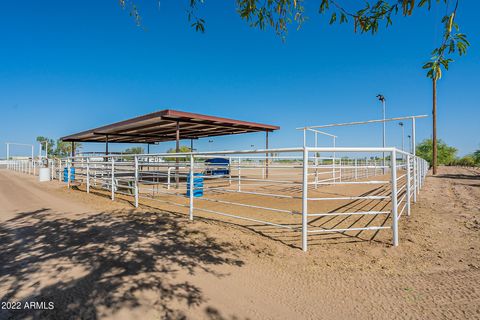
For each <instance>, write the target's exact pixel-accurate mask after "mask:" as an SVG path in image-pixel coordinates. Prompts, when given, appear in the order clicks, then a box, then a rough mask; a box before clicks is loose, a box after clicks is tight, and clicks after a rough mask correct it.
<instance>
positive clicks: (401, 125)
mask: <svg viewBox="0 0 480 320" xmlns="http://www.w3.org/2000/svg"><path fill="white" fill-rule="evenodd" d="M398 125H399V126H400V127H401V128H402V151H405V143H404V136H405V130H404V128H403V122H399V123H398Z"/></svg>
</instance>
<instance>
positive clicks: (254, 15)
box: [236, 0, 328, 39]
mask: <svg viewBox="0 0 480 320" xmlns="http://www.w3.org/2000/svg"><path fill="white" fill-rule="evenodd" d="M327 2H328V1H327ZM302 3H303V0H265V1H259V0H236V4H237V12H238V14H239V15H240V17H241V18H242V19H243V20H245V21H247V22H249V24H250V26H252V27H255V28H259V29H260V30H265V29H266V28H267V27H270V28H272V29H274V31H275V33H276V34H278V35H279V36H281V37H282V38H283V39H284V38H285V36H286V34H287V33H288V25H289V24H291V23H292V22H293V21H295V22H296V23H297V28H300V27H301V25H302V24H303V22H304V21H305V17H304V16H303V12H304V7H303V5H302Z"/></svg>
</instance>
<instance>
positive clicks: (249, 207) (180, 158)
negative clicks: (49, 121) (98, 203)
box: [8, 147, 428, 251]
mask: <svg viewBox="0 0 480 320" xmlns="http://www.w3.org/2000/svg"><path fill="white" fill-rule="evenodd" d="M328 153H335V154H336V156H335V157H324V156H321V155H323V154H328ZM383 153H385V154H386V155H387V161H385V164H384V165H382V164H383V161H382V159H381V158H380V156H381V155H382V154H383ZM212 158H214V159H217V162H215V161H212V160H211V159H212ZM48 166H49V168H50V172H51V177H52V179H58V180H60V181H64V180H65V182H66V184H67V186H68V187H71V186H76V187H78V188H80V189H83V188H84V189H85V191H86V192H89V193H90V192H102V193H104V194H108V196H109V197H111V199H112V200H115V199H116V197H118V198H122V199H126V200H131V201H132V204H133V205H134V206H136V207H138V206H139V205H140V204H142V205H145V206H147V205H153V204H154V203H155V204H157V205H158V204H160V205H161V208H162V209H169V210H170V208H173V209H171V210H179V211H184V212H185V213H186V214H188V217H189V219H190V220H193V219H194V216H195V215H201V216H202V217H208V218H212V217H215V216H216V217H222V220H227V221H229V222H230V221H241V222H242V223H243V224H244V225H246V226H248V227H250V228H254V229H255V231H258V232H261V233H262V234H266V235H272V234H276V235H277V236H278V235H279V236H278V237H283V238H282V239H289V240H284V241H283V240H282V241H283V242H286V243H297V244H298V243H300V246H301V248H302V249H303V250H304V251H306V250H307V247H308V244H309V239H310V240H312V241H314V240H315V237H316V236H318V235H322V234H327V233H330V234H331V233H335V234H340V235H344V236H347V237H352V236H353V237H355V236H356V235H358V234H360V233H362V232H369V231H371V232H374V233H376V232H378V231H380V230H383V229H392V239H393V240H392V243H393V245H394V246H397V245H398V243H399V236H398V223H399V221H400V219H401V217H403V216H404V215H410V211H411V210H410V204H411V203H412V202H415V201H416V197H417V194H418V192H419V190H420V188H421V186H422V184H423V181H424V178H425V175H426V173H427V170H428V165H427V162H426V161H425V160H423V159H421V158H419V157H416V156H414V155H412V154H409V153H405V152H403V151H400V150H397V149H395V148H310V147H305V148H291V149H274V150H272V149H269V150H246V151H219V152H204V153H201V152H200V153H177V154H168V153H164V154H143V155H109V156H78V157H74V158H66V159H56V160H50V161H49V164H48ZM36 167H38V165H35V163H34V162H32V161H28V160H21V161H9V164H8V168H10V169H12V170H16V171H21V172H25V173H31V174H34V173H35V168H36ZM72 168H73V169H72ZM191 191H193V192H191ZM156 207H157V206H156ZM175 208H177V209H175ZM352 234H353V235H352Z"/></svg>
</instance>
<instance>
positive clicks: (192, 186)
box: [188, 154, 195, 221]
mask: <svg viewBox="0 0 480 320" xmlns="http://www.w3.org/2000/svg"><path fill="white" fill-rule="evenodd" d="M194 164H195V159H194V158H193V154H191V155H190V181H189V184H190V194H189V196H190V206H189V210H188V218H189V219H190V221H192V220H193V192H194V183H193V182H194V181H193V177H194V175H193V170H194Z"/></svg>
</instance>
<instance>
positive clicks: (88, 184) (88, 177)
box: [87, 158, 90, 193]
mask: <svg viewBox="0 0 480 320" xmlns="http://www.w3.org/2000/svg"><path fill="white" fill-rule="evenodd" d="M87 193H90V158H87Z"/></svg>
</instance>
